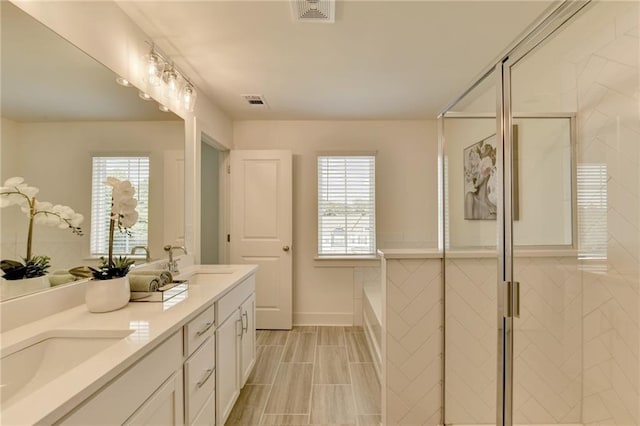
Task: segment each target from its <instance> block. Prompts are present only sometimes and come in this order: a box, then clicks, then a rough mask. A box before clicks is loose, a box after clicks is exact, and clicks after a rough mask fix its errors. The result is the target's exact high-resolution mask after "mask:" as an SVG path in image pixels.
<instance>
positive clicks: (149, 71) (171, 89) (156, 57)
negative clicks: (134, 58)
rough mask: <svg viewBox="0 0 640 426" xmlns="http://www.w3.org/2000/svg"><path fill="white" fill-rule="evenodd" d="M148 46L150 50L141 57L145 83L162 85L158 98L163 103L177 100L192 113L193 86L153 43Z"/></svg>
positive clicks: (195, 93)
mask: <svg viewBox="0 0 640 426" xmlns="http://www.w3.org/2000/svg"><path fill="white" fill-rule="evenodd" d="M148 44H149V45H150V46H151V50H150V52H149V53H148V54H146V55H144V57H143V62H144V70H145V75H144V78H145V81H147V82H148V83H149V84H151V85H153V86H159V85H162V93H161V97H160V98H161V99H163V102H165V103H171V101H172V100H177V101H178V102H180V103H181V104H182V105H183V106H184V108H185V109H186V110H188V111H190V112H192V111H193V109H194V107H195V103H196V97H197V92H196V89H195V87H194V85H193V84H192V83H191V81H190V80H189V78H188V77H187V76H186V75H185V73H183V72H182V71H180V70H179V69H178V67H176V66H175V65H174V63H173V61H171V60H170V59H169V57H168V56H167V55H165V54H163V53H162V52H161V51H160V50H159V49H158V48H157V47H156V45H155V44H154V43H148ZM143 99H146V98H143Z"/></svg>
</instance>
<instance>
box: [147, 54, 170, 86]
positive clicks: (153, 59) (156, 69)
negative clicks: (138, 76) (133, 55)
mask: <svg viewBox="0 0 640 426" xmlns="http://www.w3.org/2000/svg"><path fill="white" fill-rule="evenodd" d="M142 59H143V61H144V62H143V63H144V81H146V82H147V83H149V84H150V85H152V86H159V85H160V83H162V73H163V72H164V67H165V62H164V61H163V60H162V58H160V55H158V54H157V53H156V51H155V47H154V45H153V44H152V45H151V51H150V52H149V53H147V54H146V55H144V57H143V58H142Z"/></svg>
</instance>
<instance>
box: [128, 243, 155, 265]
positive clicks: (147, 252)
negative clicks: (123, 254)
mask: <svg viewBox="0 0 640 426" xmlns="http://www.w3.org/2000/svg"><path fill="white" fill-rule="evenodd" d="M138 250H144V253H145V256H144V261H145V262H147V263H149V262H151V255H150V254H149V247H145V246H135V247H134V248H132V249H131V254H132V255H134V254H136V252H137V251H138Z"/></svg>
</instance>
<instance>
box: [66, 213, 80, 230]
mask: <svg viewBox="0 0 640 426" xmlns="http://www.w3.org/2000/svg"><path fill="white" fill-rule="evenodd" d="M83 220H84V216H83V215H81V214H80V213H74V214H72V215H71V218H70V219H69V223H70V224H71V226H73V227H76V228H77V227H78V226H80V224H81V223H82V221H83Z"/></svg>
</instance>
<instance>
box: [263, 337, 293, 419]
mask: <svg viewBox="0 0 640 426" xmlns="http://www.w3.org/2000/svg"><path fill="white" fill-rule="evenodd" d="M288 340H289V333H287V340H286V341H285V347H286V344H287V341H288ZM274 346H280V345H274ZM283 357H284V347H283V348H282V353H281V354H280V362H278V367H277V368H276V372H275V374H274V375H273V381H272V382H271V388H270V389H269V394H268V395H267V399H266V401H265V403H264V407H263V408H262V414H260V424H262V421H263V418H264V416H265V412H266V411H267V405H269V399H270V398H271V393H272V392H273V387H274V386H275V383H276V378H277V377H278V372H279V371H280V365H281V364H282V358H283Z"/></svg>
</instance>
